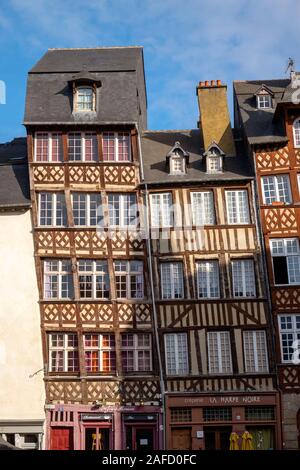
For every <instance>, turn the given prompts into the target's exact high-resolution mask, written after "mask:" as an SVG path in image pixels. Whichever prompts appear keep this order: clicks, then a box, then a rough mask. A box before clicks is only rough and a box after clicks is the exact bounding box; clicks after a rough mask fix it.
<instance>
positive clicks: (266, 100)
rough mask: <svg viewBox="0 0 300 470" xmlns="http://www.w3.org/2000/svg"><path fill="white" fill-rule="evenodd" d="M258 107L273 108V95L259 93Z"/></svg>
mask: <svg viewBox="0 0 300 470" xmlns="http://www.w3.org/2000/svg"><path fill="white" fill-rule="evenodd" d="M257 107H258V109H268V108H272V97H271V96H270V95H268V94H263V95H257Z"/></svg>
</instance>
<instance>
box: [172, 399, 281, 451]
mask: <svg viewBox="0 0 300 470" xmlns="http://www.w3.org/2000/svg"><path fill="white" fill-rule="evenodd" d="M280 423H281V419H280V405H279V396H278V394H277V393H258V394H249V393H248V394H241V393H235V394H230V395H229V394H228V395H227V394H226V395H225V394H224V395H220V394H218V395H205V394H203V395H188V396H187V395H185V396H184V395H177V394H176V395H175V394H174V395H168V396H167V397H166V441H167V449H169V450H229V448H230V444H231V443H232V442H233V441H235V443H236V446H237V447H238V448H239V449H242V447H246V448H247V445H251V446H252V447H253V449H255V450H267V449H280V448H281V427H280ZM247 431H248V433H247ZM249 435H250V436H249ZM249 441H251V444H249Z"/></svg>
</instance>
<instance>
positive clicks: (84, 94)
mask: <svg viewBox="0 0 300 470" xmlns="http://www.w3.org/2000/svg"><path fill="white" fill-rule="evenodd" d="M94 110H95V92H94V89H93V88H92V87H79V88H77V90H76V111H94Z"/></svg>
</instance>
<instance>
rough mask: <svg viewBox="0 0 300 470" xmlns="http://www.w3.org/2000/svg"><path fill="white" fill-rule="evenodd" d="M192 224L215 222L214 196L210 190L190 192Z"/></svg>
mask: <svg viewBox="0 0 300 470" xmlns="http://www.w3.org/2000/svg"><path fill="white" fill-rule="evenodd" d="M191 199H192V214H193V224H194V225H197V226H201V225H213V224H215V210H214V198H213V193H212V191H209V192H197V193H191Z"/></svg>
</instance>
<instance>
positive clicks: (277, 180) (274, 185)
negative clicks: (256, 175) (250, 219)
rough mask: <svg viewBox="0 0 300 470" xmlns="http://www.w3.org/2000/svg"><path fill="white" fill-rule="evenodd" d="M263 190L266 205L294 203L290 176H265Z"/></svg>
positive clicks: (262, 179)
mask: <svg viewBox="0 0 300 470" xmlns="http://www.w3.org/2000/svg"><path fill="white" fill-rule="evenodd" d="M261 181H262V190H263V201H264V204H267V205H270V204H272V203H273V202H277V201H279V202H283V203H285V204H290V203H291V202H292V195H291V187H290V178H289V176H288V175H277V176H263V177H262V178H261Z"/></svg>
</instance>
